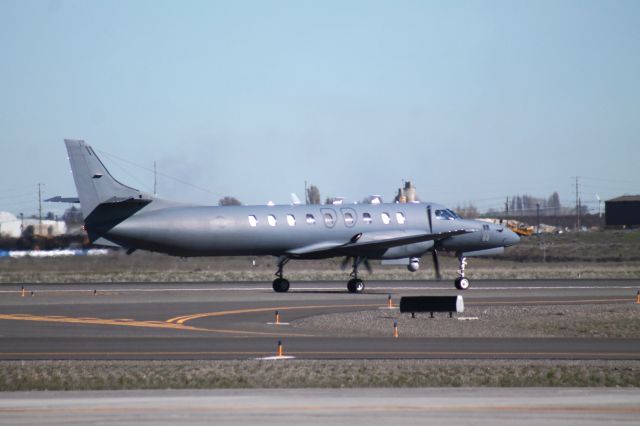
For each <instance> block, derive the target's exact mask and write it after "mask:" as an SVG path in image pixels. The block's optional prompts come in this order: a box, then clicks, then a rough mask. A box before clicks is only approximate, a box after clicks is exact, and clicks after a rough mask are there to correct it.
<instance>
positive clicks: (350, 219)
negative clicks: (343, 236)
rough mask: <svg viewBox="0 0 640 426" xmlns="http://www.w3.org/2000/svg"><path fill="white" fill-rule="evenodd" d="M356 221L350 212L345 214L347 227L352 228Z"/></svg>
mask: <svg viewBox="0 0 640 426" xmlns="http://www.w3.org/2000/svg"><path fill="white" fill-rule="evenodd" d="M353 222H354V219H353V215H352V214H351V213H349V212H345V214H344V224H345V225H347V226H351V225H353Z"/></svg>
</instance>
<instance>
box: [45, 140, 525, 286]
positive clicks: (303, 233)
mask: <svg viewBox="0 0 640 426" xmlns="http://www.w3.org/2000/svg"><path fill="white" fill-rule="evenodd" d="M65 144H66V146H67V151H68V153H69V162H70V163H71V170H72V172H73V179H74V181H75V185H76V189H77V191H78V198H61V197H55V198H54V199H51V201H64V202H79V203H80V205H81V208H82V214H83V216H84V218H85V219H84V223H85V229H86V231H87V233H88V235H89V238H90V240H91V241H92V242H93V243H95V244H98V245H108V246H118V247H123V248H125V249H126V250H127V253H128V254H131V253H133V252H134V251H135V250H139V249H140V250H149V251H154V252H160V253H167V254H170V255H174V256H182V257H189V256H260V255H272V256H276V257H277V258H278V270H277V272H276V273H275V275H276V279H274V280H273V289H274V290H275V291H277V292H286V291H288V290H289V281H288V280H287V279H286V278H285V277H284V266H285V264H286V263H287V262H288V261H289V260H291V259H322V258H330V257H344V259H345V260H344V263H343V266H345V267H346V266H347V265H348V264H350V265H351V269H352V272H351V279H350V280H349V282H348V283H347V289H348V290H349V291H350V292H351V293H360V292H362V291H363V290H364V282H363V281H362V279H360V278H359V277H358V268H359V266H360V265H364V266H365V268H366V269H368V270H369V271H370V270H371V268H370V265H369V259H381V260H382V261H383V262H385V261H391V262H394V263H400V264H405V265H406V266H407V268H408V269H409V270H410V271H412V272H413V271H416V270H417V269H418V268H419V266H420V258H421V257H422V256H424V255H427V254H428V253H431V256H432V258H433V263H434V269H435V273H436V277H437V278H438V279H440V278H441V275H440V267H439V262H438V252H439V251H448V252H454V253H456V255H457V257H458V259H459V262H460V269H459V270H458V274H459V277H458V278H457V279H456V280H455V286H456V288H457V289H460V290H465V289H467V288H469V279H468V278H466V277H465V266H466V264H467V262H466V258H467V257H470V256H482V255H495V254H499V253H501V252H502V251H504V247H507V246H510V245H513V244H516V243H517V242H518V241H519V237H518V236H517V235H516V234H515V233H513V232H512V231H510V230H509V229H506V228H504V227H503V226H499V225H494V224H489V223H485V222H481V221H476V220H467V219H462V218H461V217H459V216H458V215H457V214H456V213H454V212H453V211H452V210H450V209H448V208H446V207H444V206H442V205H440V204H436V203H410V204H398V203H394V204H343V205H306V204H293V205H279V206H199V205H188V204H182V203H178V202H174V201H169V200H164V199H161V198H158V197H156V196H154V195H152V194H148V193H144V192H141V191H139V190H137V189H134V188H131V187H128V186H126V185H123V184H121V183H120V182H118V181H117V180H116V179H114V178H113V176H111V174H110V173H109V172H108V171H107V169H106V168H105V166H104V165H103V164H102V162H101V161H100V159H99V158H98V156H97V155H96V153H95V151H94V150H93V149H92V148H91V146H89V145H87V144H86V143H85V142H84V141H82V140H65Z"/></svg>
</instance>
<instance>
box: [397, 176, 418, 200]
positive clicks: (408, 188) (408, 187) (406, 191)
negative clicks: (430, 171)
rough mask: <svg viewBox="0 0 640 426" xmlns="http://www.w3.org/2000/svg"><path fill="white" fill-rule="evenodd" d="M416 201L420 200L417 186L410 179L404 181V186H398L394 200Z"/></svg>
mask: <svg viewBox="0 0 640 426" xmlns="http://www.w3.org/2000/svg"><path fill="white" fill-rule="evenodd" d="M416 201H418V197H417V195H416V187H415V186H413V185H412V184H411V182H410V181H406V182H405V183H404V188H398V194H397V195H396V197H395V199H394V202H396V203H415V202H416Z"/></svg>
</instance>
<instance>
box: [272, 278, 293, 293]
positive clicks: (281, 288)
mask: <svg viewBox="0 0 640 426" xmlns="http://www.w3.org/2000/svg"><path fill="white" fill-rule="evenodd" d="M273 291H275V292H276V293H286V292H287V291H289V280H287V279H284V278H276V279H275V280H273Z"/></svg>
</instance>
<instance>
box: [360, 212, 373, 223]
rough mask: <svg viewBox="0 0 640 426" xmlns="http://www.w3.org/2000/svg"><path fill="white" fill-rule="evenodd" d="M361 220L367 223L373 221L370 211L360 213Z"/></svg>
mask: <svg viewBox="0 0 640 426" xmlns="http://www.w3.org/2000/svg"><path fill="white" fill-rule="evenodd" d="M362 220H363V221H364V223H367V224H370V223H371V222H372V221H373V219H371V214H370V213H362Z"/></svg>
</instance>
